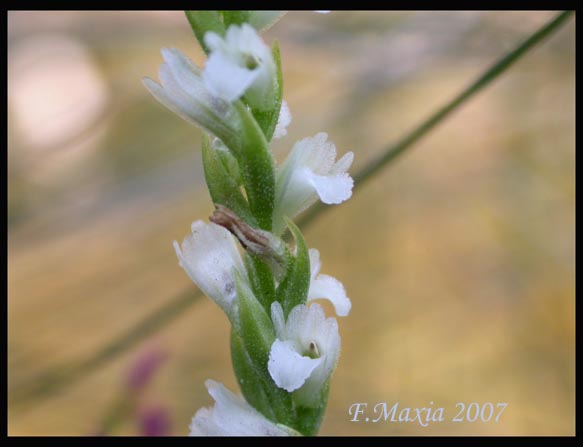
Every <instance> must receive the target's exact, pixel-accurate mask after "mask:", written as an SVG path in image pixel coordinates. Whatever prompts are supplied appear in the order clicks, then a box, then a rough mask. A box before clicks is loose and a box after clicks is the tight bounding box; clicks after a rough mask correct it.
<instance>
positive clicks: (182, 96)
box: [144, 48, 239, 141]
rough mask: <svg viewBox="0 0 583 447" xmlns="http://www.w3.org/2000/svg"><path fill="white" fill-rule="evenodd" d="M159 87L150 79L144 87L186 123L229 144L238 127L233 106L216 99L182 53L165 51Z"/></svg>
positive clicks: (168, 49)
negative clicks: (208, 132)
mask: <svg viewBox="0 0 583 447" xmlns="http://www.w3.org/2000/svg"><path fill="white" fill-rule="evenodd" d="M162 57H163V58H164V63H163V64H162V65H161V66H160V70H159V78H160V84H161V85H159V84H157V83H156V82H154V81H152V80H151V79H149V78H145V79H144V85H145V86H146V88H147V89H148V90H149V91H150V93H152V95H154V97H155V98H156V99H157V100H158V101H160V102H161V103H162V104H164V105H165V106H166V107H168V108H169V109H170V110H172V111H173V112H175V113H176V114H178V115H179V116H180V117H181V118H184V119H185V120H186V121H189V122H191V123H194V124H197V125H200V126H202V127H203V128H205V129H206V130H208V131H210V132H211V133H213V134H214V135H216V136H217V137H219V138H221V139H223V140H225V141H227V140H228V139H229V138H230V137H232V135H233V133H234V129H235V128H237V126H238V119H239V117H238V115H237V114H236V113H235V112H234V108H233V106H232V105H231V104H230V103H228V102H226V101H224V100H222V99H220V98H218V97H216V96H213V95H212V94H211V93H210V92H209V91H208V90H207V89H206V87H205V86H204V83H203V82H202V79H201V73H200V70H199V69H198V67H197V66H196V65H195V64H194V63H193V62H192V61H191V60H190V59H188V58H187V57H186V56H185V55H184V54H182V53H181V52H180V51H179V50H177V49H174V48H164V49H162Z"/></svg>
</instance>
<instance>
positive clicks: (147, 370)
mask: <svg viewBox="0 0 583 447" xmlns="http://www.w3.org/2000/svg"><path fill="white" fill-rule="evenodd" d="M166 357H167V353H166V352H165V351H163V350H162V349H159V348H155V349H148V350H147V351H145V352H144V353H143V354H141V355H140V356H139V357H138V359H137V360H136V361H135V362H134V364H133V365H132V367H131V369H130V371H129V374H128V379H127V384H128V387H129V388H130V389H131V390H133V391H141V390H142V389H144V387H145V386H146V385H147V384H148V382H149V381H150V380H151V379H152V377H153V376H154V375H155V374H156V372H157V371H158V368H159V367H160V366H161V365H162V363H164V361H165V360H166Z"/></svg>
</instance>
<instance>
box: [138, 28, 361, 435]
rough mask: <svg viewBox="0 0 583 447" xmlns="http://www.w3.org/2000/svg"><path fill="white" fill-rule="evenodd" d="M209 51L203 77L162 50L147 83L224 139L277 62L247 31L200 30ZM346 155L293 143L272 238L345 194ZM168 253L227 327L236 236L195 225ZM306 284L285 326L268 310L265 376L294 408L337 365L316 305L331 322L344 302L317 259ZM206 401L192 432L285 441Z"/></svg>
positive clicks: (257, 419)
mask: <svg viewBox="0 0 583 447" xmlns="http://www.w3.org/2000/svg"><path fill="white" fill-rule="evenodd" d="M204 40H205V43H206V45H207V47H208V48H209V49H210V54H209V58H208V60H207V63H206V66H205V67H204V69H203V70H201V69H199V68H198V67H196V65H195V64H194V63H192V62H191V61H190V60H189V59H188V58H187V57H186V56H184V55H183V54H182V53H181V52H180V51H178V50H175V49H172V50H168V49H164V50H162V56H163V58H164V63H163V64H162V66H161V68H160V72H159V77H160V82H161V85H160V84H158V83H156V82H154V81H153V80H151V79H149V78H146V79H145V80H144V83H145V85H146V87H147V88H148V90H149V91H150V92H151V93H152V94H153V95H154V96H155V97H156V98H157V99H158V100H159V101H160V102H161V103H163V104H164V105H165V106H167V107H168V108H169V109H171V110H172V111H174V112H176V113H177V114H179V115H180V116H181V117H183V118H184V119H186V120H188V121H190V122H193V123H195V124H197V125H200V126H202V127H203V128H204V129H206V130H207V131H209V132H211V133H212V134H214V135H215V136H216V137H218V138H220V139H222V140H224V141H226V140H228V139H229V138H230V137H232V135H233V134H234V133H236V132H237V130H238V128H239V126H240V123H239V122H238V120H237V114H236V110H235V107H234V102H236V101H238V100H239V99H241V98H244V99H245V101H246V103H247V104H254V105H257V106H258V107H261V104H262V102H263V101H269V100H270V99H269V95H270V92H272V91H273V90H274V89H273V85H272V83H273V82H274V80H275V79H276V75H275V71H276V65H275V63H274V59H273V56H272V53H271V51H270V50H269V48H268V47H267V46H266V45H265V43H264V42H263V41H262V39H261V38H260V37H259V35H258V34H257V32H256V31H255V29H254V28H252V27H251V26H249V25H247V24H244V25H242V26H235V25H233V26H231V27H230V28H229V29H228V30H227V33H226V35H225V37H224V38H223V37H220V36H219V35H218V34H215V33H212V32H209V33H207V34H206V35H205V39H204ZM290 121H291V115H290V113H289V109H288V107H287V105H286V104H285V102H284V103H283V104H282V107H281V111H280V115H279V122H278V125H277V127H276V129H275V133H274V136H275V137H279V136H283V135H285V134H286V129H285V128H286V126H287V125H288V124H289V123H290ZM352 160H353V154H352V152H349V153H347V154H345V155H344V156H343V157H342V158H340V159H339V160H337V161H336V148H335V146H334V144H333V143H332V142H330V141H328V140H327V135H326V134H325V133H319V134H317V135H316V136H314V137H311V138H305V139H303V140H300V141H298V142H297V143H295V144H294V146H293V147H292V149H291V151H290V153H289V155H288V157H287V159H286V160H285V161H284V162H283V163H282V164H281V166H279V167H277V168H276V175H275V204H274V212H273V228H272V233H273V234H274V235H275V236H280V235H281V234H282V233H283V231H284V230H285V219H286V218H290V219H291V218H293V217H294V216H296V215H297V214H298V213H300V212H301V211H303V210H305V209H306V208H308V207H309V206H310V205H312V204H313V203H314V202H316V201H317V200H318V199H319V200H321V201H322V202H324V203H326V204H338V203H341V202H343V201H345V200H347V199H348V198H350V196H351V194H352V187H353V180H352V178H351V177H350V176H349V174H348V173H347V171H348V168H349V167H350V165H351V164H352ZM174 248H175V250H176V254H177V256H178V259H179V264H180V266H181V267H182V268H183V269H184V270H185V271H186V273H187V274H188V276H189V277H190V278H191V279H192V281H193V282H194V283H196V284H197V285H198V287H199V288H200V289H201V290H202V291H203V292H204V293H205V294H206V295H208V296H209V297H210V298H211V299H212V300H213V301H215V302H216V303H217V304H218V305H219V306H220V307H221V308H222V309H223V310H224V312H225V313H226V315H227V316H228V317H229V319H230V320H231V322H232V323H233V325H234V326H236V325H237V321H236V320H237V318H238V317H237V315H238V310H237V309H238V298H237V288H236V280H235V278H237V279H238V281H243V282H244V283H245V284H246V285H248V286H249V288H250V287H251V286H250V284H249V281H250V280H249V278H248V274H247V272H246V269H245V264H244V262H243V260H242V257H241V254H240V251H239V248H238V244H237V239H236V238H235V237H233V235H232V234H231V233H230V232H229V231H227V229H225V228H224V227H223V226H219V225H216V224H215V223H205V222H203V221H200V220H199V221H196V222H194V223H193V224H192V232H191V234H189V235H188V236H186V238H185V239H184V241H183V242H182V244H181V245H179V244H178V243H177V242H176V241H175V242H174ZM309 259H310V268H311V277H310V284H309V290H308V295H307V303H306V304H300V305H297V306H296V307H294V308H293V309H291V311H290V312H289V315H288V316H287V319H286V318H285V314H284V311H283V309H282V305H281V304H280V303H279V302H277V301H276V302H274V303H273V304H272V306H271V321H272V324H273V328H274V331H275V335H276V338H275V341H274V342H273V344H272V346H271V350H270V353H269V360H268V364H267V370H268V371H269V374H270V376H271V378H272V379H273V382H274V383H275V384H276V385H277V387H279V388H282V389H284V390H286V391H287V392H289V393H293V396H294V400H295V401H296V402H298V403H299V404H300V405H304V406H306V407H310V406H313V405H315V402H314V400H315V399H317V398H318V396H319V393H320V391H321V389H322V387H324V386H325V384H326V383H327V381H328V379H329V377H330V375H331V373H332V371H333V370H334V368H335V366H336V363H337V361H338V356H339V353H340V336H339V334H338V324H337V321H336V319H335V318H326V317H325V315H324V310H323V309H322V307H321V306H320V305H319V304H315V303H311V302H312V301H313V300H315V299H328V300H330V302H331V303H332V304H333V306H334V308H335V311H336V313H337V315H339V316H346V315H348V313H349V312H350V308H351V302H350V300H349V298H348V297H347V295H346V291H345V289H344V287H343V285H342V284H341V283H340V281H338V280H337V279H335V278H333V277H331V276H328V275H325V274H320V267H321V263H320V254H319V252H318V250H316V249H310V250H309ZM207 388H208V389H209V393H210V394H211V396H212V397H213V398H214V399H215V401H216V404H215V406H214V407H213V408H203V409H200V410H199V411H198V412H197V413H196V415H195V416H194V418H193V420H192V423H191V426H190V428H191V434H192V435H289V434H294V433H295V432H294V431H293V430H291V429H289V428H287V427H284V426H282V425H278V424H276V423H274V422H272V421H270V420H268V419H267V418H266V417H264V416H263V415H261V414H260V413H259V412H258V411H256V410H255V409H253V408H252V407H251V406H250V405H249V404H248V403H247V402H245V400H243V399H242V398H241V397H238V396H235V395H234V394H232V393H231V392H230V391H228V390H227V389H225V388H224V387H223V386H222V385H221V384H218V383H216V382H213V381H210V380H209V381H207Z"/></svg>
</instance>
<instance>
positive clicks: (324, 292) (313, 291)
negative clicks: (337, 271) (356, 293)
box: [308, 275, 352, 317]
mask: <svg viewBox="0 0 583 447" xmlns="http://www.w3.org/2000/svg"><path fill="white" fill-rule="evenodd" d="M318 298H325V299H327V300H330V301H331V302H332V304H333V305H334V309H335V310H336V314H337V315H338V316H340V317H345V316H347V315H348V314H349V313H350V309H351V307H352V303H351V302H350V299H348V297H347V296H346V290H345V289H344V286H343V285H342V283H341V282H340V281H338V280H337V279H336V278H333V277H332V276H328V275H319V276H318V277H317V278H316V279H314V280H312V281H311V282H310V290H309V291H308V301H312V300H315V299H318Z"/></svg>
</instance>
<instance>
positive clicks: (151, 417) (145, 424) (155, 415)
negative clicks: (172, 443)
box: [138, 407, 170, 436]
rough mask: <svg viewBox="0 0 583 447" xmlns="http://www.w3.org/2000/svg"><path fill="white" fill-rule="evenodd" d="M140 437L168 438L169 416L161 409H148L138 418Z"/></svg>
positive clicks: (166, 411)
mask: <svg viewBox="0 0 583 447" xmlns="http://www.w3.org/2000/svg"><path fill="white" fill-rule="evenodd" d="M138 424H139V430H140V435H142V436H168V435H169V434H170V415H169V414H168V410H167V409H166V408H163V407H150V408H146V409H145V410H142V411H141V412H140V414H139V416H138Z"/></svg>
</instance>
